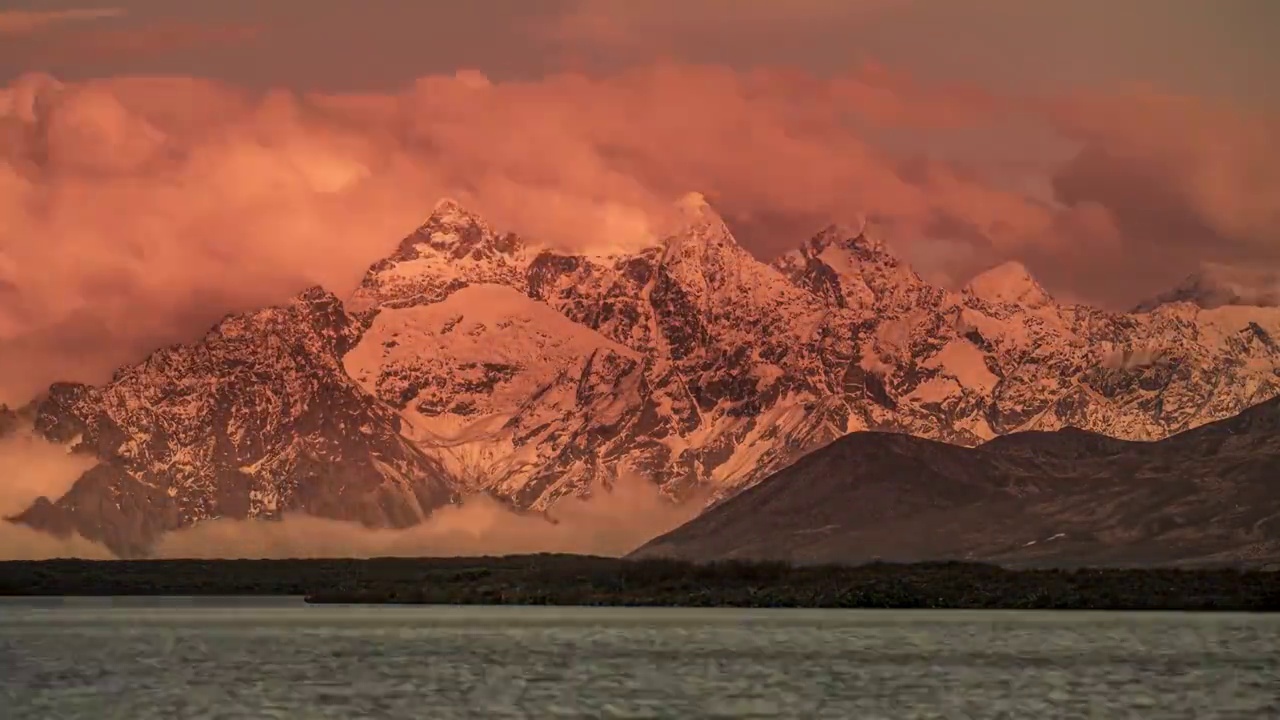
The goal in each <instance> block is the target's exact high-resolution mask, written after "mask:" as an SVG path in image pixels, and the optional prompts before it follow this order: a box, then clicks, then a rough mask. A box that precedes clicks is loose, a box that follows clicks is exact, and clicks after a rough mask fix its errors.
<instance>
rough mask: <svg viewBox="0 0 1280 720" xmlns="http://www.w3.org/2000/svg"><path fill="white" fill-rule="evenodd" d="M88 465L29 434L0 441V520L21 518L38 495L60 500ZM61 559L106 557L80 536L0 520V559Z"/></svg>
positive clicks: (89, 462)
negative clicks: (63, 534)
mask: <svg viewBox="0 0 1280 720" xmlns="http://www.w3.org/2000/svg"><path fill="white" fill-rule="evenodd" d="M92 464H93V460H92V458H86V457H83V456H73V455H69V454H68V453H67V450H66V448H64V447H60V446H58V445H53V444H51V443H48V442H45V441H44V440H41V439H39V438H37V437H35V436H34V435H33V434H32V433H31V432H30V431H29V430H19V431H17V432H14V433H12V434H9V435H6V436H4V437H0V518H7V517H12V516H13V515H17V514H18V513H21V512H22V511H24V510H26V509H27V508H28V507H30V506H31V503H32V502H34V501H35V499H36V498H38V497H40V496H42V495H43V496H46V497H60V496H61V495H62V494H63V493H65V492H66V491H67V490H69V489H70V488H71V485H72V484H73V483H75V481H76V479H77V478H79V477H80V475H81V473H83V472H84V471H85V470H88V469H89V467H90V466H92ZM60 557H80V558H92V559H105V558H110V557H111V553H109V552H108V551H107V550H106V548H103V547H101V546H99V545H96V544H95V543H91V542H89V541H88V540H85V539H83V538H80V537H74V538H65V539H64V538H57V537H54V536H52V535H48V534H45V533H41V532H37V531H35V530H32V529H30V528H27V527H24V526H21V525H15V524H13V523H10V522H6V521H4V520H0V560H46V559H50V558H60Z"/></svg>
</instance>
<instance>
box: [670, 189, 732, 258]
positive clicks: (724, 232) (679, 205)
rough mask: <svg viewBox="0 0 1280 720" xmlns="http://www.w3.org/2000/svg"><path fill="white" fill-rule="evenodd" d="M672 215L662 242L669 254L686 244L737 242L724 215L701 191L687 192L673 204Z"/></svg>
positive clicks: (727, 243)
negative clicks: (717, 210)
mask: <svg viewBox="0 0 1280 720" xmlns="http://www.w3.org/2000/svg"><path fill="white" fill-rule="evenodd" d="M672 210H673V213H672V215H673V217H672V219H671V221H670V222H669V229H668V231H667V232H666V233H665V239H664V241H663V246H664V247H665V248H666V250H667V253H668V255H673V254H679V253H680V252H681V248H683V247H685V246H686V245H691V244H692V245H700V244H719V245H731V246H737V244H738V241H737V240H736V239H734V237H733V233H732V232H731V231H730V230H729V226H728V225H726V224H725V222H724V218H723V217H721V216H720V213H718V212H716V209H715V208H714V207H712V206H711V203H710V202H708V201H707V198H706V196H705V195H703V194H702V193H700V192H689V193H685V194H684V195H683V196H681V197H680V199H679V200H677V201H676V202H675V203H673V204H672Z"/></svg>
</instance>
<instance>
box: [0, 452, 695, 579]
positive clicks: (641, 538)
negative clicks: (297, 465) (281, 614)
mask: <svg viewBox="0 0 1280 720" xmlns="http://www.w3.org/2000/svg"><path fill="white" fill-rule="evenodd" d="M93 462H94V461H93V459H92V458H87V457H81V456H75V455H71V454H69V453H68V452H67V450H66V448H65V447H62V446H59V445H54V444H51V443H48V442H46V441H44V440H41V439H39V438H37V437H35V436H34V435H32V434H31V433H29V432H23V433H18V434H15V435H14V436H11V437H8V438H5V439H3V440H0V514H2V515H3V516H4V517H6V518H7V517H12V516H14V515H16V514H18V513H21V512H22V511H24V510H26V509H27V508H28V507H30V505H31V503H33V502H34V501H35V500H36V499H37V498H39V497H41V496H45V497H48V498H50V499H56V498H58V497H60V496H61V495H62V494H63V493H65V492H66V491H67V490H68V489H70V487H71V486H72V484H73V483H74V482H75V480H76V478H78V477H79V476H80V474H81V473H83V472H84V471H85V470H87V469H88V468H89V467H90V466H91V465H92V464H93ZM701 507H702V503H701V502H699V501H698V499H697V498H694V499H691V500H688V501H686V502H683V503H681V504H678V505H677V504H675V503H672V502H671V501H670V500H668V499H667V498H666V497H664V496H663V495H662V494H661V493H659V492H658V490H657V488H656V487H655V486H653V485H652V484H650V483H648V482H646V481H645V480H643V479H641V478H637V477H625V476H624V477H622V478H619V479H618V480H617V481H616V482H614V483H613V484H612V487H611V488H610V489H608V490H606V489H603V488H597V489H596V491H595V492H593V493H592V494H591V496H590V497H589V498H585V499H580V498H566V499H564V500H562V501H560V502H559V503H557V504H556V505H555V507H553V508H552V509H551V511H550V512H549V513H547V516H542V515H537V514H526V515H521V514H517V513H514V512H512V511H511V510H509V509H507V508H506V507H504V506H502V505H501V504H500V503H498V502H496V501H494V500H492V499H490V498H487V497H481V496H477V497H472V498H468V499H467V500H466V501H465V502H463V503H462V504H461V505H458V506H451V507H446V508H442V509H440V510H437V511H436V512H435V513H434V514H432V516H431V517H430V518H429V519H428V520H427V521H426V522H425V523H422V524H420V525H417V526H414V527H412V528H407V529H403V530H373V529H368V528H365V527H363V526H361V525H359V524H356V523H351V522H342V521H337V520H325V519H320V518H315V517H311V516H306V515H299V514H294V515H287V516H285V517H284V518H283V519H279V520H226V519H221V520H214V521H210V522H207V523H202V524H200V525H198V526H195V527H192V528H189V529H184V530H180V531H176V532H172V533H169V534H168V535H166V536H164V537H163V538H162V539H161V541H160V542H159V543H158V544H157V546H156V547H155V548H154V552H153V556H154V557H157V558H201V559H232V558H252V559H283V558H320V557H330V558H332V557H350V558H368V557H394V556H399V557H415V556H459V555H509V554H517V553H537V552H562V553H580V554H591V555H607V556H620V555H624V554H626V553H628V552H630V551H631V550H634V549H635V548H637V547H639V546H640V545H642V544H643V543H644V542H645V541H647V540H649V539H650V538H653V537H655V536H657V535H660V534H662V533H664V532H667V531H668V530H671V529H674V528H675V527H677V526H679V525H681V524H683V523H684V522H686V521H688V520H690V519H692V518H693V516H694V515H696V514H697V512H698V510H699V509H700V508H701ZM112 557H114V556H113V555H112V553H111V552H110V551H108V550H107V549H106V548H105V547H103V546H101V545H99V544H97V543H93V542H90V541H88V540H86V539H84V538H82V537H79V536H76V537H72V538H58V537H55V536H53V535H50V534H47V533H43V532H39V531H35V530H32V529H30V528H27V527H24V526H21V525H16V524H14V523H10V522H0V560H40V559H50V558H86V559H108V558H112Z"/></svg>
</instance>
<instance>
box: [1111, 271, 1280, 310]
mask: <svg viewBox="0 0 1280 720" xmlns="http://www.w3.org/2000/svg"><path fill="white" fill-rule="evenodd" d="M1177 302H1187V303H1191V304H1193V305H1196V306H1199V307H1201V308H1204V309H1206V310H1212V309H1213V308H1217V307H1222V306H1224V305H1246V306H1249V305H1251V306H1257V307H1280V271H1276V270H1273V269H1254V268H1241V267H1236V266H1231V265H1222V264H1219V263H1204V264H1202V265H1201V266H1200V269H1199V270H1197V271H1196V272H1194V273H1192V274H1190V275H1188V276H1187V277H1186V278H1184V279H1183V280H1182V282H1180V283H1178V285H1177V286H1175V287H1174V288H1173V289H1172V290H1169V291H1167V292H1164V293H1161V294H1159V295H1157V296H1155V297H1153V298H1150V299H1148V300H1145V301H1143V302H1141V303H1139V304H1138V305H1137V307H1135V308H1134V309H1133V311H1134V312H1139V313H1142V312H1151V311H1152V310H1154V309H1156V308H1157V307H1159V306H1161V305H1167V304H1170V303H1177Z"/></svg>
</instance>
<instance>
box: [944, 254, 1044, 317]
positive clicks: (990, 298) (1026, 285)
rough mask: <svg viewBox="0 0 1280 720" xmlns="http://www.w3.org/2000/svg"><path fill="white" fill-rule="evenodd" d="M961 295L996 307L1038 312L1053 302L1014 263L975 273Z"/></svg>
mask: <svg viewBox="0 0 1280 720" xmlns="http://www.w3.org/2000/svg"><path fill="white" fill-rule="evenodd" d="M964 292H965V293H967V294H969V295H972V296H973V297H976V298H978V299H980V300H986V301H987V302H989V303H996V304H999V305H1021V306H1023V307H1027V308H1038V307H1043V306H1045V305H1048V304H1049V303H1051V302H1053V298H1051V297H1050V296H1049V293H1048V292H1046V291H1045V289H1044V288H1043V287H1041V285H1040V283H1039V282H1037V281H1036V279H1035V278H1034V277H1032V276H1031V272H1030V271H1029V270H1027V266H1025V265H1023V264H1022V263H1020V262H1018V261H1017V260H1009V261H1008V262H1003V263H1001V264H999V265H996V266H995V267H993V268H990V269H988V270H985V271H983V272H982V273H979V274H978V276H977V277H975V278H973V279H972V280H970V281H969V283H968V284H967V285H965V287H964Z"/></svg>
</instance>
